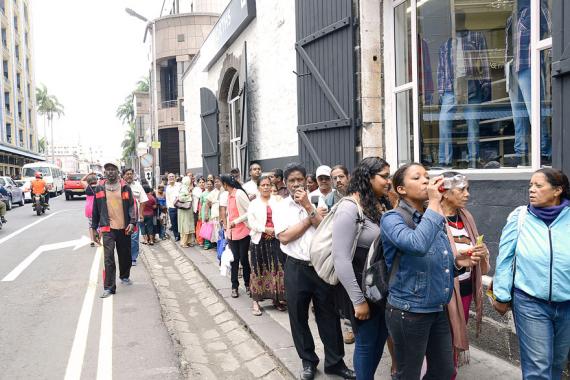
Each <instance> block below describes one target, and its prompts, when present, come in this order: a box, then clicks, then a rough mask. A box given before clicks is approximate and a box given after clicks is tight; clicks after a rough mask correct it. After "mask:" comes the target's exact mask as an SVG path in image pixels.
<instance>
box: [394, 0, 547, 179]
mask: <svg viewBox="0 0 570 380" xmlns="http://www.w3.org/2000/svg"><path fill="white" fill-rule="evenodd" d="M410 3H411V4H410ZM532 4H536V6H537V7H538V6H539V7H540V9H539V10H537V11H536V12H532V11H531V5H532ZM532 4H531V0H510V1H502V0H481V1H476V2H475V1H471V0H437V1H435V0H418V1H413V0H412V1H406V2H403V3H400V4H399V5H396V6H395V7H394V32H395V34H394V49H395V50H394V53H395V63H396V64H395V74H396V80H395V83H394V84H395V86H396V87H398V86H401V85H403V84H405V83H408V82H409V81H410V80H411V81H412V82H413V83H414V89H417V95H418V97H417V99H412V100H413V101H415V102H417V108H418V119H419V136H415V143H419V152H420V157H413V154H412V153H413V148H410V147H413V143H414V141H412V142H411V143H410V144H408V145H407V146H406V148H405V149H404V147H403V146H402V144H403V141H405V139H404V135H405V136H412V140H414V139H413V133H412V132H411V131H413V118H412V117H411V113H410V112H411V109H413V107H414V103H413V102H412V103H411V104H407V103H406V102H407V100H406V101H404V99H407V95H409V92H406V93H397V94H395V97H396V98H395V101H396V113H397V128H398V133H397V136H398V161H399V162H404V161H405V160H406V159H408V158H409V160H412V159H413V158H415V160H416V161H417V160H419V161H421V162H422V163H423V164H424V165H426V166H428V167H431V168H434V169H436V168H456V169H467V168H478V169H496V168H501V167H510V168H514V167H518V168H531V167H532V166H533V162H532V152H533V150H532V147H533V146H536V149H537V150H538V149H539V146H540V157H541V160H540V163H542V164H543V165H549V164H550V160H551V151H550V146H551V84H550V77H551V74H550V67H551V50H550V48H549V47H548V45H545V44H544V41H543V43H542V46H541V47H538V46H531V41H532V40H533V39H532V38H531V26H532V25H531V17H532V16H531V15H533V14H536V15H540V35H539V36H537V37H538V38H536V39H541V40H544V39H546V38H549V37H550V36H551V6H552V1H551V0H539V1H538V2H536V3H535V2H532ZM410 5H411V7H415V12H410V9H411V7H410ZM414 13H415V20H410V18H411V15H412V14H414ZM412 22H415V28H412V27H411V26H413V25H410V24H411V23H412ZM411 30H416V33H417V35H415V36H413V35H411ZM546 44H548V41H547V42H546ZM410 46H414V48H415V49H416V53H417V54H415V57H416V58H415V59H416V62H411V63H412V64H415V65H417V75H415V76H416V77H415V78H414V77H411V78H409V77H410V76H412V70H411V69H410V68H408V63H409V62H410V61H411V57H412V54H411V53H410V52H409V51H407V49H410ZM545 47H548V48H547V49H545V50H541V51H538V50H534V51H536V52H537V53H538V55H539V56H540V65H537V64H533V63H532V62H533V61H532V60H533V59H534V58H533V57H537V56H536V55H534V53H533V49H544V48H545ZM535 62H537V63H538V60H537V61H535ZM538 66H540V67H538ZM537 72H540V73H539V74H538V75H537ZM539 77H540V83H539V81H538V80H537V78H539ZM533 78H534V79H533ZM533 80H534V83H533ZM538 86H540V104H541V106H540V107H538V108H537V107H536V105H535V109H540V118H535V121H536V123H537V124H538V123H540V126H536V128H539V129H540V140H537V141H534V140H533V139H532V136H533V133H532V130H533V128H532V127H531V126H532V125H533V118H532V105H533V101H532V93H533V91H532V89H533V88H536V87H538ZM398 91H400V90H398ZM535 94H538V92H535ZM536 100H538V99H536ZM536 100H535V101H536ZM408 111H409V112H408ZM404 114H406V115H407V117H408V121H409V123H410V124H406V123H405V122H404V121H403V119H402V115H404ZM535 136H538V133H537V134H535ZM535 154H536V153H535ZM535 157H537V156H535ZM538 164H539V163H538V162H537V163H535V166H536V165H538Z"/></svg>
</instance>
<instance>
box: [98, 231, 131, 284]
mask: <svg viewBox="0 0 570 380" xmlns="http://www.w3.org/2000/svg"><path fill="white" fill-rule="evenodd" d="M115 247H117V256H118V258H119V278H121V279H125V278H129V277H130V275H131V237H130V235H127V234H125V230H111V232H104V233H103V249H104V252H105V278H104V288H105V290H110V291H113V292H114V291H115V289H116V288H117V286H116V282H115V277H116V272H117V269H116V266H115Z"/></svg>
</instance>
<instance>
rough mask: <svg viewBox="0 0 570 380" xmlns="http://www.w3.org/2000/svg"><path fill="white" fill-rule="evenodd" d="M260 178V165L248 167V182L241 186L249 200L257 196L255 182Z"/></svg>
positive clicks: (255, 164) (257, 191)
mask: <svg viewBox="0 0 570 380" xmlns="http://www.w3.org/2000/svg"><path fill="white" fill-rule="evenodd" d="M260 177H261V165H259V164H258V163H257V162H254V163H253V164H251V165H249V181H247V182H246V183H244V184H243V186H242V187H243V189H244V190H245V192H246V193H247V195H248V196H249V200H250V201H251V200H253V199H255V198H256V197H257V196H259V190H258V189H257V181H259V178H260Z"/></svg>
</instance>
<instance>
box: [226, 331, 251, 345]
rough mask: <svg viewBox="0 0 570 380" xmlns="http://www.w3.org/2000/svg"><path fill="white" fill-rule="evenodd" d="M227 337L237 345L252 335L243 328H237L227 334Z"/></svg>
mask: <svg viewBox="0 0 570 380" xmlns="http://www.w3.org/2000/svg"><path fill="white" fill-rule="evenodd" d="M226 337H227V338H228V339H229V340H230V342H232V345H234V346H237V345H239V344H241V343H243V342H245V341H246V340H248V339H251V336H250V335H249V334H248V333H247V332H246V331H245V330H243V329H235V330H232V331H230V332H229V333H227V334H226Z"/></svg>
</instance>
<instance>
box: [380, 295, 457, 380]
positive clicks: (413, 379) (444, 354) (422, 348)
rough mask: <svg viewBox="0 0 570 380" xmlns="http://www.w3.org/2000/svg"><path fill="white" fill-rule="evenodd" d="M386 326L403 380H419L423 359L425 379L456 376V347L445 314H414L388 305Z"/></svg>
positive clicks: (444, 379)
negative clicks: (425, 371) (454, 352)
mask: <svg viewBox="0 0 570 380" xmlns="http://www.w3.org/2000/svg"><path fill="white" fill-rule="evenodd" d="M386 326H387V327H388V332H389V333H390V336H391V337H392V340H393V341H394V350H395V351H396V361H397V363H398V374H399V378H400V379H401V380H418V379H419V378H420V373H421V370H422V364H423V360H424V356H425V357H426V360H427V367H428V369H427V373H426V374H425V376H424V378H423V380H449V379H451V376H452V375H453V373H454V371H455V369H454V363H453V346H452V341H451V330H450V326H449V319H448V317H447V313H446V312H445V311H440V312H436V313H426V314H420V313H411V312H408V311H404V310H400V309H396V308H394V307H393V306H391V305H387V306H386Z"/></svg>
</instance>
